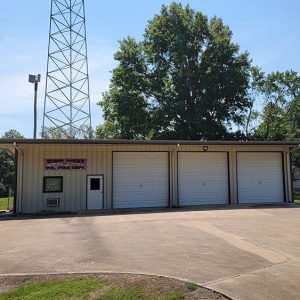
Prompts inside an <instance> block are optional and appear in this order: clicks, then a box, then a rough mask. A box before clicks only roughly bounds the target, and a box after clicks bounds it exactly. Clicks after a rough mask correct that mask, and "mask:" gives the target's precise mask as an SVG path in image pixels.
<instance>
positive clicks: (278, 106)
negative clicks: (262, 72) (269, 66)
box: [256, 71, 300, 140]
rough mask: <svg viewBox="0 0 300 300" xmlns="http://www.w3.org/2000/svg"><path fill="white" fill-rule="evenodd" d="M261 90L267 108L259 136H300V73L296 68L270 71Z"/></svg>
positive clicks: (258, 130) (266, 138) (258, 129)
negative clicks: (294, 69)
mask: <svg viewBox="0 0 300 300" xmlns="http://www.w3.org/2000/svg"><path fill="white" fill-rule="evenodd" d="M261 91H262V95H263V98H264V108H263V111H262V113H261V123H260V125H259V126H258V128H257V130H256V138H257V139H260V140H300V128H299V125H300V76H298V74H297V73H296V72H294V71H286V72H275V73H271V74H269V75H268V76H266V78H265V79H264V82H263V85H262V88H261Z"/></svg>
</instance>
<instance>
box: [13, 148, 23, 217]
mask: <svg viewBox="0 0 300 300" xmlns="http://www.w3.org/2000/svg"><path fill="white" fill-rule="evenodd" d="M13 145H14V148H15V184H14V210H13V213H14V215H16V214H17V198H18V196H19V195H18V192H19V189H18V174H19V154H21V155H22V156H23V151H22V150H21V149H20V148H19V147H18V145H17V143H16V142H14V144H13ZM22 162H23V159H22ZM22 172H23V168H22ZM21 180H22V176H21ZM20 192H22V190H20ZM21 195H22V194H21V193H20V197H19V199H20V201H21Z"/></svg>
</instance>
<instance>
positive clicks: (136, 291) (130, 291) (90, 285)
mask: <svg viewBox="0 0 300 300" xmlns="http://www.w3.org/2000/svg"><path fill="white" fill-rule="evenodd" d="M186 294H187V293H186V292H184V291H168V292H165V293H163V294H158V293H157V291H156V290H155V289H152V290H149V289H146V288H143V287H137V286H123V285H118V284H117V283H112V282H109V281H105V280H101V279H91V278H89V279H71V280H63V281H47V282H41V283H32V284H29V285H25V286H22V287H19V288H17V289H16V290H14V291H11V292H8V293H6V294H3V295H0V300H21V299H22V300H35V299H39V300H50V299H51V300H52V299H59V300H70V299H74V300H75V299H76V300H77V299H79V300H80V299H82V300H83V299H94V300H96V299H101V300H155V299H157V300H180V299H183V297H184V296H185V295H186Z"/></svg>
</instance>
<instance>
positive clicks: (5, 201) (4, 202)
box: [0, 198, 14, 210]
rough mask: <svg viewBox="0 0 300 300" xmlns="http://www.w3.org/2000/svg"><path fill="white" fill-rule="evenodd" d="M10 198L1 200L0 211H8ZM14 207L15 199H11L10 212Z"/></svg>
mask: <svg viewBox="0 0 300 300" xmlns="http://www.w3.org/2000/svg"><path fill="white" fill-rule="evenodd" d="M7 205H8V198H0V210H7ZM13 207H14V198H10V199H9V210H12V209H13Z"/></svg>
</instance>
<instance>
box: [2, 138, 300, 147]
mask: <svg viewBox="0 0 300 300" xmlns="http://www.w3.org/2000/svg"><path fill="white" fill-rule="evenodd" d="M14 143H16V144H18V145H22V144H32V145H44V144H45V145H52V144H53V145H57V144H60V145H178V144H179V145H216V146H217V145H220V146H221V145H227V146H259V145H261V146H264V145H266V146H299V144H300V142H297V141H203V140H109V139H107V140H97V139H95V140H79V139H74V140H67V139H36V140H35V139H0V144H6V145H8V144H14Z"/></svg>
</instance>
